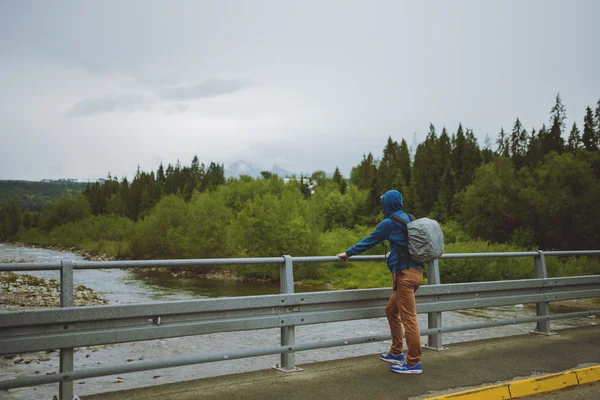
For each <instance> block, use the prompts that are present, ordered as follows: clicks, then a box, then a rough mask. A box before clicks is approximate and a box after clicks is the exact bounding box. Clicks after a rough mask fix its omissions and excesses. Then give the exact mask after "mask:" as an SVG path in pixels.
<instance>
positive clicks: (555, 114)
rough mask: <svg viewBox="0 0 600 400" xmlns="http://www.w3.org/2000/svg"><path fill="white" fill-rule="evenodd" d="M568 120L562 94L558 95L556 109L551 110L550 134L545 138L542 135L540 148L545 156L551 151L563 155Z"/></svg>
mask: <svg viewBox="0 0 600 400" xmlns="http://www.w3.org/2000/svg"><path fill="white" fill-rule="evenodd" d="M566 118H567V113H566V110H565V106H563V104H562V100H561V99H560V93H558V94H557V95H556V103H555V104H554V107H552V110H550V123H551V124H552V125H551V127H550V132H548V134H547V135H545V136H544V137H543V138H542V136H541V134H540V146H541V149H542V153H543V155H546V154H548V153H550V152H551V151H555V152H557V153H559V154H560V153H562V151H563V148H564V144H565V140H564V139H563V137H562V134H563V131H564V129H565V119H566Z"/></svg>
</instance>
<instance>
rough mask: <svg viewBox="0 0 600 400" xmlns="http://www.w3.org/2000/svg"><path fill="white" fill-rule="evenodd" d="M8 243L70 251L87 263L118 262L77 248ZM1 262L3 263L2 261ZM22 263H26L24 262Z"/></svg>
mask: <svg viewBox="0 0 600 400" xmlns="http://www.w3.org/2000/svg"><path fill="white" fill-rule="evenodd" d="M6 243H7V244H10V245H11V246H15V247H27V248H30V249H48V250H56V251H68V252H70V253H73V254H77V255H79V256H81V257H83V259H85V260H87V261H115V260H117V258H116V257H114V256H111V255H108V254H99V253H94V252H91V251H88V250H82V249H77V248H75V247H60V246H50V245H39V244H29V243H22V242H6ZM0 262H2V261H0ZM21 262H25V261H24V260H23V261H21Z"/></svg>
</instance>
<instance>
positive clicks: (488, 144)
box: [481, 134, 494, 164]
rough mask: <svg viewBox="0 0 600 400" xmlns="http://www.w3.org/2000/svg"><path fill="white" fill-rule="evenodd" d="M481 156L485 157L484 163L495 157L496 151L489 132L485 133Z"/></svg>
mask: <svg viewBox="0 0 600 400" xmlns="http://www.w3.org/2000/svg"><path fill="white" fill-rule="evenodd" d="M481 157H482V158H483V163H484V164H487V163H489V162H491V161H492V159H493V158H494V152H493V151H492V139H491V138H490V135H489V134H487V135H485V140H484V142H483V150H481Z"/></svg>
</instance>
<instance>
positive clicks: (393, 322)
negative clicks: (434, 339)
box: [385, 268, 423, 366]
mask: <svg viewBox="0 0 600 400" xmlns="http://www.w3.org/2000/svg"><path fill="white" fill-rule="evenodd" d="M392 278H393V280H394V281H393V283H395V284H394V286H393V287H394V289H393V290H392V297H390V301H389V302H388V304H387V306H386V307H385V315H386V316H387V319H388V322H389V323H390V331H391V333H392V346H391V347H390V351H391V352H392V353H395V354H399V353H402V325H403V324H404V330H405V333H406V344H407V345H408V355H407V357H406V362H407V363H408V365H410V366H414V365H416V364H418V363H419V362H420V361H421V356H422V351H421V335H420V333H419V324H418V322H417V304H416V301H415V292H416V291H417V289H419V286H421V282H422V281H423V275H422V274H421V271H420V270H419V269H415V268H409V269H405V270H403V271H402V272H398V273H397V274H394V275H393V276H392Z"/></svg>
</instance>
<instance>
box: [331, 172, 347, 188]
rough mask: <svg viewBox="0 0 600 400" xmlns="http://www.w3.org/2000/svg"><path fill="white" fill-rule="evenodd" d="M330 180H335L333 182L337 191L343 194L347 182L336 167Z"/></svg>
mask: <svg viewBox="0 0 600 400" xmlns="http://www.w3.org/2000/svg"><path fill="white" fill-rule="evenodd" d="M331 180H332V181H333V182H335V184H337V185H338V189H339V191H340V193H341V194H345V193H346V188H347V186H348V183H347V182H346V180H345V179H344V177H343V176H342V173H341V172H340V169H339V168H338V167H335V171H334V173H333V177H332V178H331Z"/></svg>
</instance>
